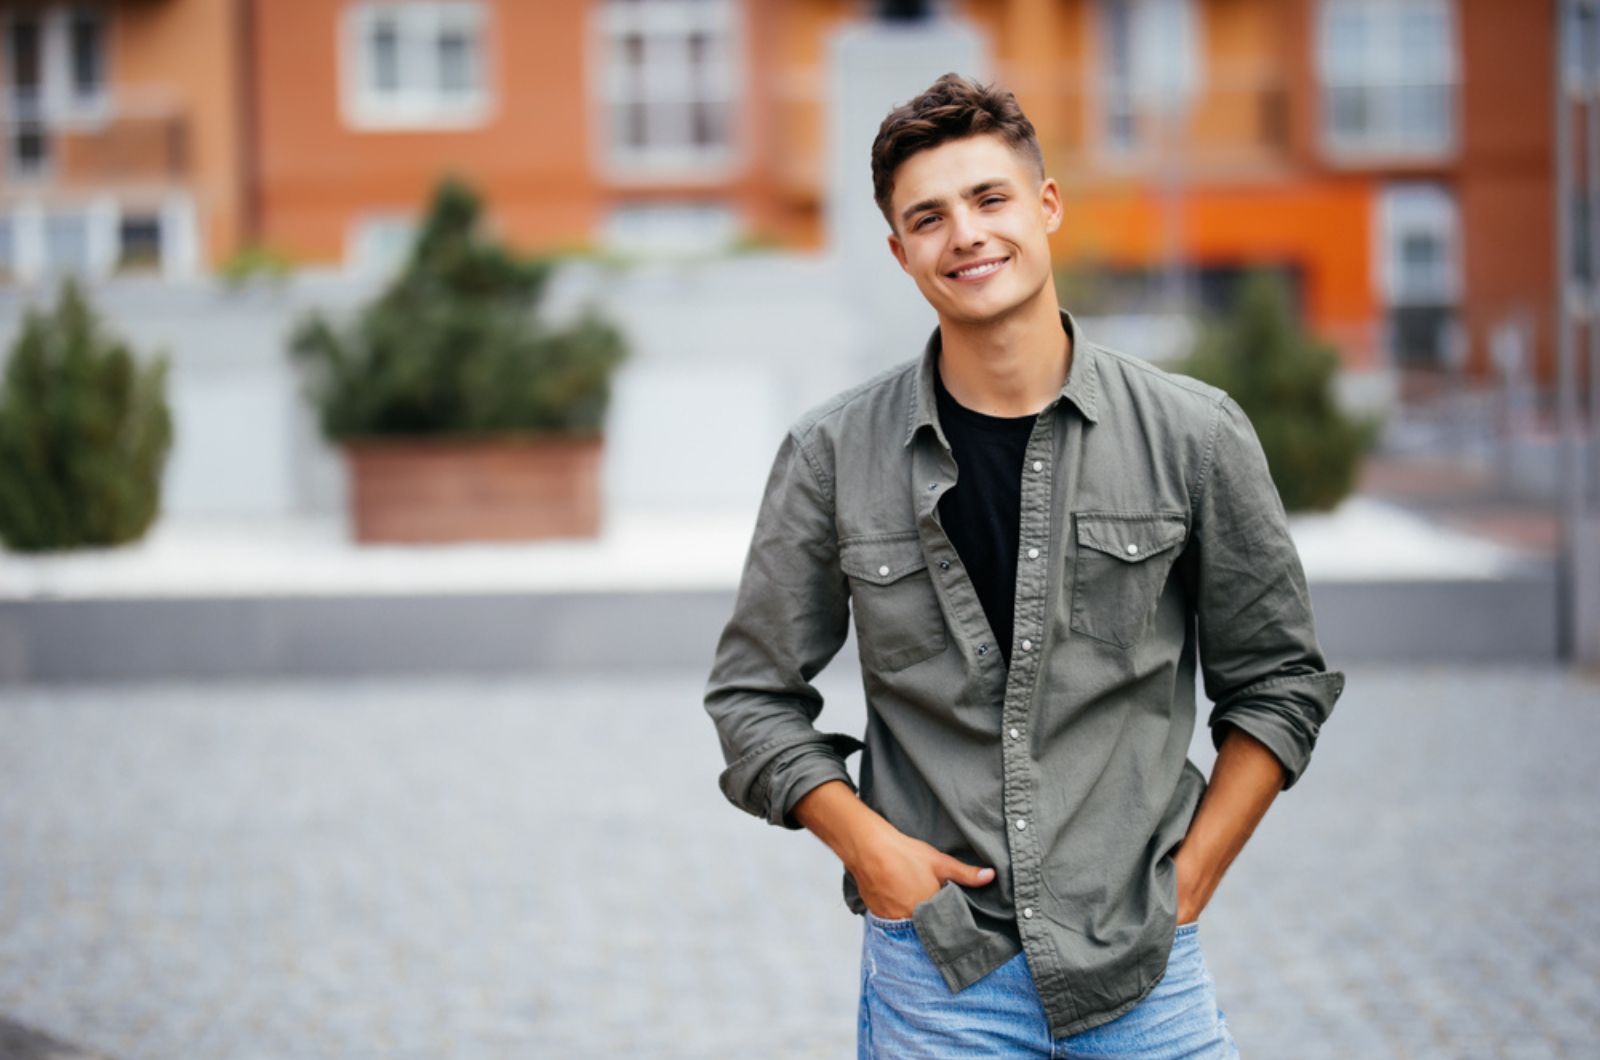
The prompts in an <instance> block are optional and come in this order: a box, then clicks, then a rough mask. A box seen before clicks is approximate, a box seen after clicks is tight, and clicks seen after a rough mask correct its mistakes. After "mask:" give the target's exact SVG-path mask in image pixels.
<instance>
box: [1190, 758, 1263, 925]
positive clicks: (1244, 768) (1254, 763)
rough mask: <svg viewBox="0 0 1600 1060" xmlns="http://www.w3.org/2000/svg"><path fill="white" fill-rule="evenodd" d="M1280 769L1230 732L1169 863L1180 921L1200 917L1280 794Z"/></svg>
mask: <svg viewBox="0 0 1600 1060" xmlns="http://www.w3.org/2000/svg"><path fill="white" fill-rule="evenodd" d="M1283 781H1284V771H1283V765H1282V763H1280V762H1279V761H1278V759H1277V757H1276V756H1275V755H1274V754H1273V753H1272V752H1271V751H1269V750H1267V748H1266V746H1265V745H1264V744H1262V743H1261V742H1260V741H1259V740H1257V739H1256V738H1255V737H1253V736H1251V735H1250V734H1249V733H1247V732H1245V731H1244V730H1242V729H1238V728H1233V727H1230V728H1229V731H1228V735H1227V736H1226V737H1225V738H1224V739H1223V741H1222V748H1221V749H1220V750H1219V751H1218V752H1217V761H1216V764H1215V765H1214V766H1213V767H1212V769H1211V782H1210V784H1209V785H1208V786H1207V788H1206V793H1205V795H1204V797H1202V798H1201V800H1200V806H1199V808H1198V809H1197V810H1195V815H1194V819H1193V820H1192V821H1190V822H1189V832H1188V834H1187V835H1185V836H1184V838H1183V843H1182V844H1181V845H1180V846H1179V847H1178V853H1177V854H1176V855H1174V857H1173V860H1174V862H1176V863H1177V866H1178V907H1179V908H1178V921H1179V923H1184V922H1187V921H1188V920H1192V919H1194V918H1195V917H1196V916H1198V915H1199V911H1200V910H1201V909H1204V908H1205V905H1206V903H1207V902H1208V901H1210V900H1211V894H1212V892H1213V891H1215V890H1216V889H1217V885H1218V884H1219V883H1221V882H1222V876H1223V874H1224V873H1225V872H1227V871H1228V866H1229V865H1231V864H1232V863H1233V859H1234V858H1235V857H1237V856H1238V854H1239V851H1240V850H1242V849H1244V845H1245V842H1246V841H1247V840H1248V839H1249V838H1250V835H1251V833H1252V832H1254V831H1255V829H1256V825H1257V824H1259V823H1260V821H1261V818H1262V817H1264V816H1265V815H1266V812H1267V808H1268V807H1269V806H1271V805H1272V800H1273V799H1274V798H1276V797H1277V794H1278V792H1280V791H1282V790H1283Z"/></svg>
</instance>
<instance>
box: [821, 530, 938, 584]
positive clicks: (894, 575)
mask: <svg viewBox="0 0 1600 1060" xmlns="http://www.w3.org/2000/svg"><path fill="white" fill-rule="evenodd" d="M927 565H928V559H927V557H926V556H924V555H923V554H922V540H921V538H917V537H900V538H889V539H886V540H862V541H848V542H845V543H843V544H841V545H840V546H839V566H840V568H842V569H843V570H844V572H845V573H846V574H848V575H849V576H850V577H852V578H860V579H861V580H862V581H864V582H871V583H872V584H874V585H888V584H889V583H890V582H892V581H898V580H899V579H901V578H904V577H905V576H906V575H907V574H911V573H912V572H914V571H919V570H922V569H923V568H924V567H926V566H927Z"/></svg>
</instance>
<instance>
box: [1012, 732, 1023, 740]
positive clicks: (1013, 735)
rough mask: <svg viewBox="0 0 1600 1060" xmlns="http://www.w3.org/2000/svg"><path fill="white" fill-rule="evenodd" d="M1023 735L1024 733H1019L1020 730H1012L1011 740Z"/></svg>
mask: <svg viewBox="0 0 1600 1060" xmlns="http://www.w3.org/2000/svg"><path fill="white" fill-rule="evenodd" d="M1021 735H1022V733H1021V732H1019V731H1018V730H1016V729H1012V730H1011V738H1012V739H1013V740H1015V739H1016V738H1017V737H1018V736H1021Z"/></svg>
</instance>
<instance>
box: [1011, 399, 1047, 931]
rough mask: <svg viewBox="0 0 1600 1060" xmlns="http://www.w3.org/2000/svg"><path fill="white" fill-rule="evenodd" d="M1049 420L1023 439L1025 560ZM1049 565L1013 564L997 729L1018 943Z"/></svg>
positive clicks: (1041, 538) (1043, 526)
mask: <svg viewBox="0 0 1600 1060" xmlns="http://www.w3.org/2000/svg"><path fill="white" fill-rule="evenodd" d="M1055 421H1056V412H1055V408H1054V406H1052V408H1051V409H1050V410H1049V411H1047V412H1046V413H1045V414H1043V415H1041V416H1040V417H1039V419H1038V422H1037V423H1036V424H1035V427H1034V431H1033V435H1032V437H1030V438H1029V441H1028V455H1027V457H1026V460H1027V465H1026V466H1027V467H1028V468H1031V469H1032V473H1025V474H1024V475H1023V477H1022V520H1021V526H1020V537H1021V539H1022V540H1021V544H1022V546H1023V555H1024V556H1026V557H1027V558H1028V559H1029V560H1037V559H1038V558H1039V556H1040V555H1042V554H1043V553H1044V550H1045V546H1047V545H1048V543H1049V536H1050V531H1051V527H1052V525H1053V522H1054V520H1053V512H1054V505H1053V502H1052V497H1053V492H1054V491H1053V485H1054V483H1053V478H1052V476H1051V475H1050V474H1049V473H1047V470H1046V469H1047V468H1049V467H1051V466H1052V465H1051V464H1050V463H1047V461H1046V459H1045V457H1047V456H1049V455H1050V453H1051V450H1052V447H1053V445H1054V437H1055V431H1056V429H1057V424H1056V422H1055ZM1049 570H1050V565H1049V564H1046V563H1033V562H1029V563H1023V564H1021V565H1020V566H1019V568H1018V570H1017V587H1016V598H1015V600H1014V605H1013V606H1014V613H1015V614H1016V616H1017V629H1018V632H1019V633H1020V632H1022V631H1023V630H1026V631H1027V632H1028V636H1024V637H1022V638H1021V639H1020V640H1019V642H1018V647H1019V649H1020V650H1019V651H1017V652H1016V653H1014V655H1013V657H1012V660H1011V668H1010V671H1009V673H1008V674H1007V675H1006V691H1005V701H1004V704H1003V707H1002V711H1001V715H1002V721H1001V726H1002V729H1003V730H1004V731H1005V732H1006V733H1007V734H1008V735H1009V737H1010V738H1009V739H1007V740H1005V741H1003V745H1002V748H1001V767H1002V770H1003V772H1004V776H1003V784H1002V790H1003V793H1004V794H1003V798H1004V800H1005V812H1006V817H1007V819H1009V820H1010V821H1011V822H1012V826H1011V827H1010V828H1008V829H1007V830H1006V831H1007V836H1008V840H1007V841H1008V845H1009V846H1010V848H1011V861H1012V895H1011V897H1012V901H1013V902H1014V903H1015V905H1014V908H1016V909H1018V910H1019V912H1021V920H1020V921H1019V923H1022V924H1024V925H1026V926H1025V927H1023V929H1022V934H1023V937H1024V948H1026V942H1027V938H1028V937H1029V936H1030V935H1031V934H1032V929H1033V924H1031V923H1028V922H1029V921H1032V920H1033V914H1034V911H1035V906H1037V905H1038V903H1039V900H1040V886H1041V880H1040V865H1041V860H1042V855H1041V852H1040V850H1039V847H1038V845H1037V843H1036V841H1035V837H1036V836H1037V835H1038V834H1039V833H1038V829H1036V828H1034V829H1030V828H1029V827H1028V822H1029V820H1030V818H1031V817H1032V815H1033V806H1032V788H1033V783H1034V777H1033V763H1032V762H1031V761H1030V759H1029V757H1028V748H1027V745H1026V743H1025V742H1024V741H1023V740H1022V739H1021V736H1022V730H1023V728H1025V727H1026V724H1027V716H1028V712H1029V709H1030V705H1031V704H1032V702H1033V698H1034V691H1035V686H1036V684H1037V682H1038V673H1039V663H1038V653H1037V652H1035V651H1034V650H1033V648H1034V636H1035V635H1036V633H1035V630H1036V629H1038V630H1042V628H1043V627H1042V622H1043V619H1044V615H1045V599H1044V597H1045V593H1046V591H1047V590H1048V588H1049V584H1050V578H1049ZM1039 930H1043V928H1040V929H1039ZM1050 952H1053V951H1050Z"/></svg>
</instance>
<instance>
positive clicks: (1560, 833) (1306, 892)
mask: <svg viewBox="0 0 1600 1060" xmlns="http://www.w3.org/2000/svg"><path fill="white" fill-rule="evenodd" d="M843 662H844V660H840V664H836V669H835V670H831V671H829V673H828V674H827V675H825V677H824V679H823V681H822V682H821V683H822V687H823V689H824V691H825V693H827V695H828V697H829V705H828V708H827V709H826V710H824V712H823V714H822V718H821V719H820V720H821V723H822V724H823V727H825V728H831V729H838V730H842V731H854V732H859V731H860V728H861V707H860V692H859V687H858V685H856V684H855V681H856V677H855V675H854V672H853V671H851V670H849V669H848V668H846V667H845V666H843V665H841V664H842V663H843ZM702 680H703V674H699V673H680V674H670V675H663V676H660V677H657V678H652V679H643V678H600V677H596V678H594V679H585V680H575V679H566V680H554V679H551V680H488V679H457V678H439V679H434V680H406V681H398V680H396V681H371V682H337V683H333V682H330V683H292V684H289V683H286V684H272V685H211V686H199V685H190V686H181V687H180V686H161V687H141V688H136V689H129V688H111V687H99V688H71V689H46V688H34V689H20V690H19V689H10V690H0V732H3V733H4V736H3V738H0V1018H3V1019H4V1020H6V1021H12V1022H13V1023H14V1025H15V1026H18V1027H26V1028H30V1029H31V1030H32V1031H35V1032H38V1033H39V1034H40V1035H41V1036H45V1037H47V1038H48V1039H53V1040H57V1041H59V1042H70V1043H72V1044H73V1045H75V1046H77V1047H80V1048H82V1049H85V1050H88V1051H91V1052H93V1053H96V1054H104V1055H106V1056H109V1057H116V1058H135V1057H152V1058H153V1057H161V1058H175V1057H206V1058H212V1057H219V1058H231V1057H297V1058H298V1057H364V1056H398V1057H443V1056H449V1057H467V1058H472V1057H501V1056H506V1057H511V1056H517V1057H524V1056H535V1057H557V1058H566V1057H583V1058H589V1057H610V1056H624V1055H644V1056H650V1057H666V1058H671V1057H696V1058H698V1057H741V1058H742V1057H783V1058H787V1057H829V1058H831V1057H847V1056H852V1055H854V1053H853V1049H854V1038H855V1005H856V989H857V971H858V964H857V962H858V960H859V952H860V938H861V936H860V931H861V923H860V921H859V920H858V919H857V918H855V917H854V916H851V915H850V914H849V912H848V910H847V909H846V908H845V907H844V904H843V901H842V898H841V894H840V881H839V868H838V865H837V863H836V861H835V860H834V858H833V855H832V854H831V853H830V852H829V851H828V850H827V849H826V848H825V847H824V846H823V845H822V844H821V843H820V842H818V841H817V840H816V839H815V838H813V837H811V836H810V835H808V834H806V833H804V832H799V833H793V832H787V831H784V830H782V829H777V828H773V827H771V826H769V825H766V824H764V823H762V822H760V821H757V820H756V819H755V818H752V817H747V816H745V815H744V814H742V813H740V812H739V811H737V810H735V809H734V808H733V807H731V806H729V805H728V804H727V803H726V802H725V801H723V798H722V795H721V793H720V792H719V791H718V790H717V787H716V782H715V781H716V775H717V772H718V771H719V769H720V768H721V757H720V755H719V753H718V750H717V746H716V739H715V734H714V731H713V730H712V728H711V725H710V722H709V721H708V720H707V719H706V717H705V715H704V712H703V710H702V709H701V707H700V703H699V694H700V688H701V682H702ZM1597 750H1600V684H1597V683H1595V682H1593V681H1590V682H1588V683H1584V682H1583V681H1581V680H1579V679H1577V678H1574V677H1570V676H1566V675H1563V674H1560V673H1557V672H1555V671H1545V670H1480V671H1475V672H1467V673H1461V672H1456V671H1451V670H1445V669H1438V670H1418V671H1397V670H1382V671H1375V670H1356V671H1352V672H1351V673H1350V681H1349V690H1348V691H1347V692H1346V694H1345V696H1344V698H1343V700H1342V701H1341V703H1340V704H1339V708H1338V710H1337V712H1336V713H1335V715H1334V717H1333V719H1332V720H1331V721H1330V723H1329V725H1328V726H1327V728H1326V729H1325V730H1324V731H1323V735H1322V740H1321V743H1320V744H1319V746H1318V749H1317V753H1316V755H1315V756H1314V757H1313V759H1312V765H1311V768H1310V769H1309V771H1308V772H1307V774H1306V776H1305V778H1304V779H1303V781H1302V782H1301V784H1300V785H1299V786H1297V787H1296V788H1294V789H1293V790H1291V791H1290V792H1288V793H1287V794H1285V795H1283V796H1282V797H1280V799H1279V800H1278V802H1277V803H1276V804H1275V805H1274V807H1273V809H1272V811H1271V812H1270V813H1269V814H1268V816H1267V818H1266V820H1265V821H1264V822H1263V823H1262V825H1261V827H1260V828H1259V829H1258V831H1257V833H1256V835H1255V837H1254V838H1253V839H1252V840H1251V842H1250V845H1249V846H1248V847H1247V848H1246V849H1245V851H1244V853H1243V854H1242V855H1241V856H1240V858H1239V860H1238V861H1237V862H1235V865H1234V867H1233V870H1232V871H1231V872H1230V873H1229V875H1228V877H1227V879H1226V880H1224V882H1223V884H1222V887H1221V889H1220V890H1219V891H1218V893H1217V895H1216V897H1215V898H1214V899H1213V901H1212V903H1211V905H1210V907H1208V908H1207V910H1206V911H1205V914H1204V916H1203V917H1202V918H1201V923H1202V927H1201V938H1202V943H1203V946H1204V949H1205V953H1206V956H1207V960H1208V962H1209V964H1210V966H1211V969H1212V971H1213V973H1214V975H1215V977H1216V979H1217V982H1218V995H1219V1001H1220V1003H1221V1005H1222V1008H1223V1009H1224V1011H1225V1012H1226V1013H1227V1015H1228V1021H1229V1024H1230V1026H1232V1027H1233V1028H1234V1031H1235V1034H1236V1036H1237V1037H1238V1039H1239V1040H1240V1042H1241V1044H1242V1046H1243V1049H1244V1054H1245V1055H1246V1056H1247V1057H1253V1058H1254V1057H1269V1058H1270V1057H1285V1058H1295V1060H1315V1058H1318V1057H1340V1058H1363V1060H1364V1058H1368V1057H1391V1056H1392V1057H1452V1058H1453V1057H1496V1056H1512V1057H1560V1056H1592V1055H1595V1054H1594V1050H1595V1048H1596V1043H1597V1042H1600V902H1597V901H1596V899H1597V897H1600V887H1597V884H1600V815H1597V814H1596V808H1597V807H1600V770H1597V768H1596V766H1597V754H1596V752H1597ZM1193 757H1194V758H1195V761H1196V762H1197V764H1199V765H1201V766H1202V768H1204V769H1205V770H1206V771H1207V772H1209V770H1210V765H1211V760H1212V754H1211V750H1210V746H1209V742H1207V740H1206V733H1205V731H1204V729H1203V728H1202V729H1201V730H1200V731H1199V732H1198V733H1197V740H1196V744H1195V749H1194V752H1193Z"/></svg>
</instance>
